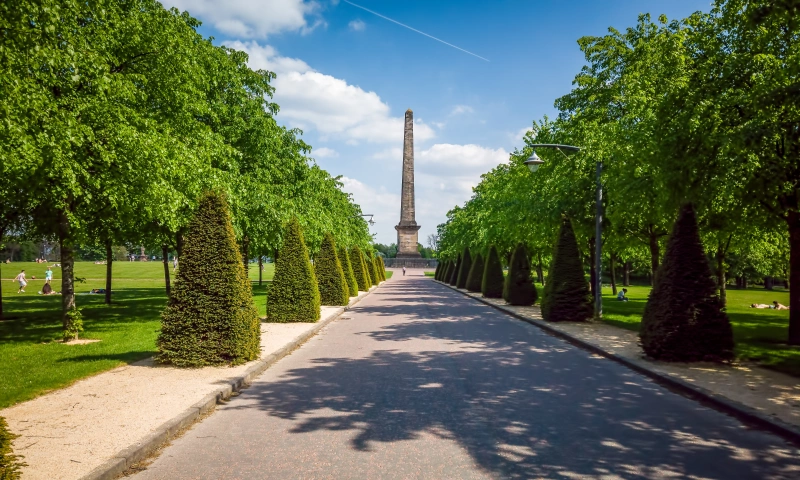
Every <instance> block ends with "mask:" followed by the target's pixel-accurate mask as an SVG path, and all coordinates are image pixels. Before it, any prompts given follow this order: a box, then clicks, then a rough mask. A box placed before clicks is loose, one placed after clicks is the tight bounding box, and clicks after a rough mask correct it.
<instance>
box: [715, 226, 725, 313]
mask: <svg viewBox="0 0 800 480" xmlns="http://www.w3.org/2000/svg"><path fill="white" fill-rule="evenodd" d="M716 258H717V272H716V273H717V291H718V292H719V301H720V302H722V306H723V307H724V306H725V305H727V291H726V288H725V287H726V283H727V279H726V278H725V250H724V249H723V248H722V242H720V243H719V244H718V245H717V254H716Z"/></svg>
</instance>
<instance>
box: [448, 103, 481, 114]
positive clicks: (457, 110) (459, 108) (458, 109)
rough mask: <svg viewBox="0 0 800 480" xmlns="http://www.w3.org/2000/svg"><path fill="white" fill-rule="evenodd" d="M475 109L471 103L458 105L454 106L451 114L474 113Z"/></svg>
mask: <svg viewBox="0 0 800 480" xmlns="http://www.w3.org/2000/svg"><path fill="white" fill-rule="evenodd" d="M474 111H475V110H473V109H472V107H470V106H469V105H456V106H455V107H453V110H452V111H451V112H450V115H462V114H465V113H473V112H474Z"/></svg>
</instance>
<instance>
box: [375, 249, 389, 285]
mask: <svg viewBox="0 0 800 480" xmlns="http://www.w3.org/2000/svg"><path fill="white" fill-rule="evenodd" d="M372 262H373V263H374V264H375V272H376V273H377V274H378V279H379V280H380V281H381V282H385V281H386V271H384V269H383V258H381V257H380V256H379V255H375V258H374V259H373V260H372Z"/></svg>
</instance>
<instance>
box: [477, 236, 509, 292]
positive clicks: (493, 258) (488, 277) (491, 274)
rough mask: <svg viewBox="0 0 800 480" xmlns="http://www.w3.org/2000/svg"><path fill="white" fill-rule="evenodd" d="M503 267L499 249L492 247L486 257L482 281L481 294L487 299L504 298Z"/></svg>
mask: <svg viewBox="0 0 800 480" xmlns="http://www.w3.org/2000/svg"><path fill="white" fill-rule="evenodd" d="M504 282H505V279H504V277H503V265H502V264H501V263H500V257H498V256H497V249H496V248H495V247H494V245H492V246H491V247H489V254H488V255H486V265H485V266H484V267H483V278H482V279H481V293H483V296H484V297H486V298H500V297H502V296H503V284H504Z"/></svg>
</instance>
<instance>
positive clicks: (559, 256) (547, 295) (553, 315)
mask: <svg viewBox="0 0 800 480" xmlns="http://www.w3.org/2000/svg"><path fill="white" fill-rule="evenodd" d="M541 304H542V317H543V318H544V319H545V320H547V321H548V322H583V321H586V320H588V319H590V318H592V300H591V296H590V294H589V287H588V285H587V284H586V278H585V277H584V274H583V264H582V263H581V258H580V252H579V251H578V242H577V241H576V240H575V233H574V232H573V230H572V223H571V222H570V221H569V218H568V217H566V216H565V217H564V218H563V220H562V222H561V230H560V231H559V233H558V239H557V240H556V245H555V252H554V253H553V262H552V263H551V264H550V271H549V272H548V274H547V283H546V284H545V287H544V296H543V298H542V302H541Z"/></svg>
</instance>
